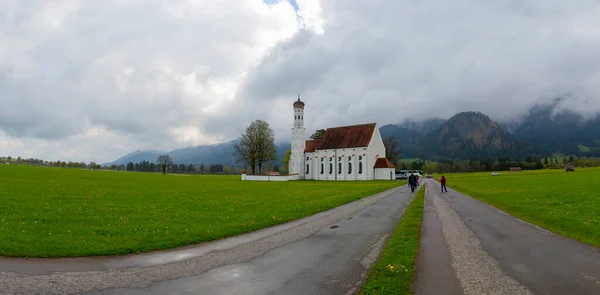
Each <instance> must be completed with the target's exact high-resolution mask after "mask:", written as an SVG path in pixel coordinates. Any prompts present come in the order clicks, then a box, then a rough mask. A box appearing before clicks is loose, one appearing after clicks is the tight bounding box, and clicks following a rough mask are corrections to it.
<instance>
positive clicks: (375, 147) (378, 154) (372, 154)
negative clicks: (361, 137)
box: [368, 125, 385, 179]
mask: <svg viewBox="0 0 600 295" xmlns="http://www.w3.org/2000/svg"><path fill="white" fill-rule="evenodd" d="M368 152H369V153H368V158H369V171H370V172H371V175H370V177H369V179H375V178H376V175H375V174H374V173H375V170H374V168H373V166H374V165H375V161H377V158H385V145H384V144H383V139H382V138H381V133H379V127H378V126H377V125H375V131H374V132H373V137H371V142H370V143H369V148H368Z"/></svg>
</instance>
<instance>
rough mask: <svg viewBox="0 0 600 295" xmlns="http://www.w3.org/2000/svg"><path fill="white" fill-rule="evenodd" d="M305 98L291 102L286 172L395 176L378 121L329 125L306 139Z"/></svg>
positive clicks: (320, 177)
mask: <svg viewBox="0 0 600 295" xmlns="http://www.w3.org/2000/svg"><path fill="white" fill-rule="evenodd" d="M304 105H305V104H304V102H302V101H301V100H300V96H299V95H298V100H297V101H296V102H294V127H293V128H292V152H291V155H290V162H289V174H290V175H292V174H298V175H299V178H300V179H314V180H375V179H387V180H393V179H395V168H394V165H392V164H391V163H390V161H389V160H388V159H386V158H385V146H384V144H383V140H382V139H381V134H380V133H379V128H378V127H377V123H370V124H362V125H353V126H343V127H334V128H328V129H326V131H325V135H323V137H322V138H321V139H316V140H306V130H305V129H304Z"/></svg>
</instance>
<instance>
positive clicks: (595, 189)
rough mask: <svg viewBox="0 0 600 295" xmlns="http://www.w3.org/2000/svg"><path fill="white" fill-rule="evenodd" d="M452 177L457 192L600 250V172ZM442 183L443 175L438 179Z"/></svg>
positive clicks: (449, 186) (449, 183)
mask: <svg viewBox="0 0 600 295" xmlns="http://www.w3.org/2000/svg"><path fill="white" fill-rule="evenodd" d="M575 170H576V171H575V172H565V170H538V171H523V172H513V173H510V172H500V176H491V172H485V173H463V174H448V175H446V178H447V179H448V188H453V189H456V190H458V191H460V192H463V193H465V194H467V195H469V196H471V197H474V198H476V199H479V200H481V201H483V202H486V203H488V204H490V205H492V206H494V207H497V208H499V209H501V210H503V211H506V212H508V213H510V214H512V215H514V216H517V217H519V218H521V219H523V220H526V221H529V222H531V223H534V224H537V225H539V226H542V227H544V228H546V229H548V230H550V231H553V232H555V233H558V234H561V235H564V236H567V237H570V238H573V239H575V240H579V241H581V242H584V243H588V244H591V245H595V246H598V247H600V169H599V168H576V169H575ZM438 178H439V175H438Z"/></svg>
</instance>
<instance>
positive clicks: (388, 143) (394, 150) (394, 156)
mask: <svg viewBox="0 0 600 295" xmlns="http://www.w3.org/2000/svg"><path fill="white" fill-rule="evenodd" d="M383 145H384V146H385V157H386V158H387V159H388V160H390V162H391V163H392V164H393V165H394V166H397V165H396V164H397V163H398V161H399V160H400V158H401V157H402V147H401V146H400V142H398V140H397V139H396V137H394V136H388V137H386V138H384V139H383Z"/></svg>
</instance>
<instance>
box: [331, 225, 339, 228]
mask: <svg viewBox="0 0 600 295" xmlns="http://www.w3.org/2000/svg"><path fill="white" fill-rule="evenodd" d="M338 227H339V226H337V225H332V226H330V227H329V228H338Z"/></svg>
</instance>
